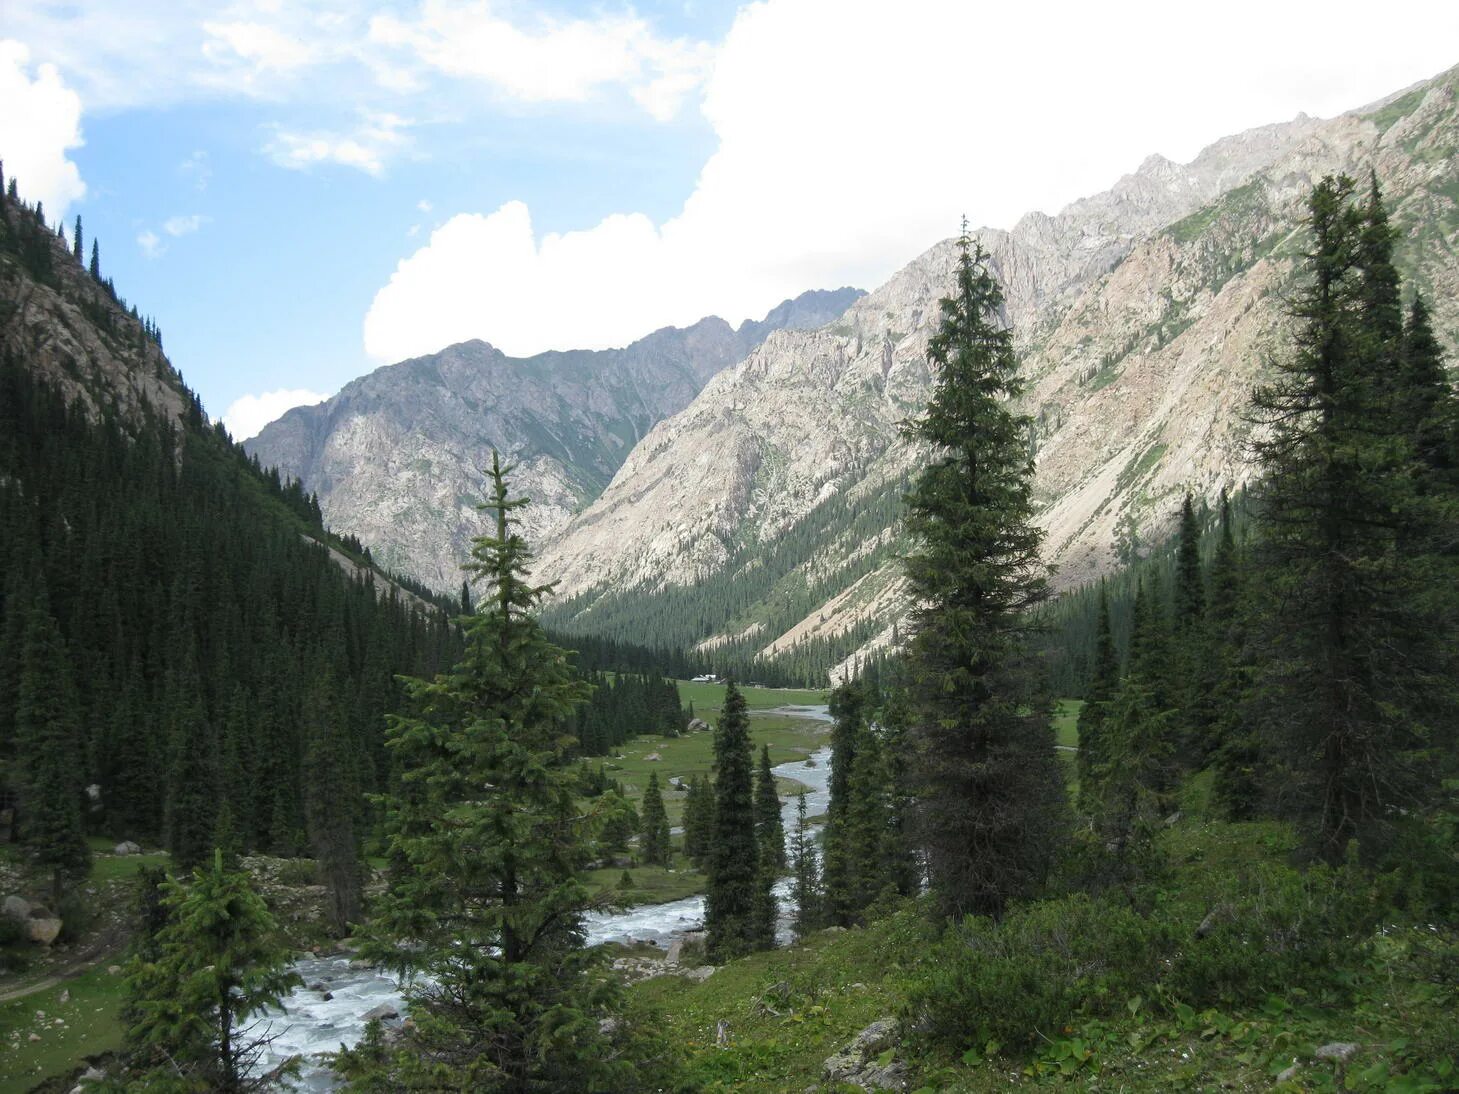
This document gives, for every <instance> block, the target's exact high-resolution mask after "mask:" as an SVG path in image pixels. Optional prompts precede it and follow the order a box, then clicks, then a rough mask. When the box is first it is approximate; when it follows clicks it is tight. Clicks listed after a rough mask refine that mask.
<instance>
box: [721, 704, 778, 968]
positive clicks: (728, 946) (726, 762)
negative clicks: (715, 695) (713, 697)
mask: <svg viewBox="0 0 1459 1094" xmlns="http://www.w3.org/2000/svg"><path fill="white" fill-rule="evenodd" d="M753 769H754V759H753V753H752V751H751V749H750V715H749V711H748V708H747V707H746V706H745V697H744V696H743V695H741V694H740V689H739V688H738V687H736V686H735V683H734V681H733V680H731V681H730V683H729V686H728V687H727V688H726V689H725V696H724V707H723V709H722V710H721V711H720V714H719V724H718V725H717V726H716V727H715V730H714V828H713V831H712V834H711V836H710V841H709V863H708V867H709V869H708V873H709V884H708V887H707V889H706V891H705V901H704V927H705V930H706V931H707V932H708V935H709V938H708V949H709V955H710V957H711V958H713V959H714V960H716V961H726V960H729V959H730V958H733V957H738V956H740V955H742V954H746V953H749V952H750V951H752V950H759V949H765V948H767V947H769V946H771V945H773V944H774V941H775V939H774V937H773V935H772V936H771V937H770V938H766V937H765V932H764V902H765V899H766V897H768V895H769V894H768V884H767V882H768V880H769V878H770V873H769V871H767V870H764V869H762V865H761V855H760V843H759V839H758V838H757V836H756V832H755V803H754V795H753V788H752V785H751V784H752V781H753V780H752V772H753ZM762 889H765V890H766V892H764V893H762V891H761V890H762ZM772 927H773V920H772Z"/></svg>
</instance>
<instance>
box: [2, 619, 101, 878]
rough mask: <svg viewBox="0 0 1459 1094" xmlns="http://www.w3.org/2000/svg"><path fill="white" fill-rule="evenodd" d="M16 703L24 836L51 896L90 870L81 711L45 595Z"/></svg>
mask: <svg viewBox="0 0 1459 1094" xmlns="http://www.w3.org/2000/svg"><path fill="white" fill-rule="evenodd" d="M18 685H19V686H18V689H17V692H18V693H17V695H16V703H15V751H16V756H17V759H18V761H19V763H18V767H19V769H20V770H19V775H20V808H19V810H18V814H19V822H20V824H19V827H20V841H21V844H22V846H23V847H24V848H25V852H26V856H27V857H28V858H29V859H30V861H31V863H32V864H33V865H34V866H35V868H36V869H38V870H39V871H41V872H42V873H44V874H46V875H47V876H48V877H49V879H50V888H51V899H52V901H53V902H55V903H57V904H59V902H60V899H61V897H62V895H63V894H64V892H65V890H66V889H67V888H68V887H69V886H70V885H71V884H72V883H75V882H79V881H83V880H85V878H86V875H87V874H88V873H89V872H90V870H91V849H90V848H89V847H87V845H86V834H85V830H84V828H83V825H82V815H81V797H82V789H81V788H82V785H83V782H84V777H83V776H84V769H83V766H82V765H83V758H82V749H81V724H80V711H79V709H78V705H77V698H76V689H75V685H74V683H73V682H72V678H71V662H70V657H69V655H68V653H67V651H66V646H65V640H64V639H63V638H62V637H61V633H60V631H59V629H58V628H57V626H56V622H55V620H54V619H53V618H51V614H50V611H49V610H48V608H47V604H46V599H45V597H44V596H43V595H37V596H36V597H35V599H34V601H33V602H32V604H31V606H30V609H29V616H28V618H27V621H26V627H25V637H24V644H23V646H22V650H21V657H20V674H19V681H18Z"/></svg>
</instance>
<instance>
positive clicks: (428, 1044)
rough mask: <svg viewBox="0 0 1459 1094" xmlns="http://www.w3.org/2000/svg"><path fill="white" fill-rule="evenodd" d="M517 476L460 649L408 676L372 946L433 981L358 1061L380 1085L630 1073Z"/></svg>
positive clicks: (498, 499)
mask: <svg viewBox="0 0 1459 1094" xmlns="http://www.w3.org/2000/svg"><path fill="white" fill-rule="evenodd" d="M508 473H509V469H507V468H504V467H502V465H501V463H500V460H499V459H498V458H497V457H496V456H495V455H493V459H492V467H491V471H490V491H491V495H490V499H489V500H488V501H487V502H486V503H485V504H484V506H483V508H484V509H486V510H488V511H490V512H492V513H493V514H494V516H495V528H494V533H493V534H488V535H483V536H480V537H478V538H477V539H476V540H475V543H474V546H473V549H472V561H471V563H470V564H469V567H468V569H469V571H470V573H471V574H472V575H473V577H474V578H475V579H476V580H479V581H481V582H483V583H484V589H483V592H482V595H481V597H480V600H479V602H478V604H477V609H476V610H477V614H476V615H474V616H471V617H468V618H467V619H465V620H464V625H465V632H466V650H465V654H464V656H463V658H462V660H461V661H460V662H459V663H458V664H457V665H456V666H455V667H454V668H452V669H451V670H449V671H448V672H445V673H442V674H439V675H437V676H436V677H435V678H434V679H431V680H421V679H416V680H411V681H409V682H408V684H407V688H408V691H409V694H410V697H411V700H412V711H411V712H410V713H409V714H406V715H401V716H397V717H396V718H394V719H392V723H391V726H390V729H389V747H390V750H391V752H392V753H393V755H394V757H395V760H396V763H397V765H398V768H399V771H400V776H399V778H400V789H399V791H398V792H397V793H395V794H393V795H391V796H389V797H388V798H387V799H385V802H384V804H385V807H386V829H387V832H388V836H389V844H390V853H391V856H392V858H393V860H394V862H395V864H396V865H395V868H394V870H393V876H392V878H391V884H390V888H389V891H388V893H387V894H386V895H385V897H384V898H383V899H382V900H381V902H380V906H379V908H378V909H377V911H376V914H375V917H374V920H373V924H372V931H373V932H374V935H375V942H374V944H373V946H372V949H371V952H372V953H373V954H374V955H375V956H376V957H377V958H379V959H383V960H386V961H388V962H389V963H390V964H392V965H394V966H396V967H399V968H400V969H402V970H403V971H409V972H418V973H423V974H425V976H424V978H422V979H419V980H417V981H416V982H415V985H414V987H413V988H412V989H411V993H410V996H411V1014H412V1018H413V1019H414V1021H415V1028H414V1029H413V1030H412V1031H411V1033H410V1035H409V1037H408V1038H407V1039H406V1040H405V1042H403V1043H402V1044H401V1045H399V1046H397V1047H395V1048H393V1049H388V1050H387V1049H385V1048H384V1047H383V1046H380V1045H378V1043H377V1044H375V1045H373V1046H370V1045H367V1046H366V1049H365V1050H363V1051H362V1052H361V1053H360V1054H358V1055H357V1056H355V1057H353V1058H352V1060H351V1062H350V1063H347V1065H346V1067H347V1071H351V1070H352V1072H353V1076H352V1077H355V1078H359V1079H361V1080H362V1081H368V1082H369V1083H372V1084H374V1085H375V1086H376V1087H377V1088H378V1087H381V1086H382V1084H383V1085H386V1086H394V1087H395V1088H398V1089H433V1090H434V1089H443V1088H444V1089H453V1090H458V1089H470V1090H514V1091H521V1090H536V1089H544V1090H563V1089H611V1088H614V1087H615V1086H616V1087H619V1088H621V1087H622V1086H624V1085H625V1084H629V1083H630V1079H631V1076H630V1075H629V1074H628V1073H627V1072H626V1071H625V1070H624V1067H625V1065H624V1063H623V1062H622V1061H621V1060H619V1059H617V1058H616V1057H615V1054H614V1052H613V1051H612V1050H611V1048H610V1046H609V1045H608V1043H607V1037H606V1035H605V1034H603V1033H602V1032H601V1031H600V1029H599V1022H600V1020H601V1019H602V1018H603V1017H604V1016H605V1015H606V1013H607V1008H608V1007H609V1005H610V1004H611V1002H612V996H613V992H612V989H611V988H610V987H609V986H608V985H607V984H606V983H605V982H603V981H601V980H598V979H596V978H595V977H594V976H593V969H594V967H595V965H596V962H597V958H596V956H594V955H593V954H590V953H589V952H588V951H587V950H585V949H584V946H583V940H584V935H583V916H584V914H585V913H586V911H587V909H588V906H589V902H588V897H587V894H586V891H585V889H584V888H583V885H582V883H581V882H580V881H579V880H578V876H577V875H578V871H579V870H581V869H582V868H583V867H584V865H585V864H586V863H587V861H588V860H589V858H590V856H591V853H592V849H593V843H592V840H593V836H594V829H595V827H596V822H597V818H596V816H594V815H593V814H592V813H591V812H590V813H587V814H585V813H584V812H582V811H581V810H580V808H579V804H578V801H577V798H576V795H575V792H574V777H573V776H574V773H573V771H572V770H571V768H570V750H571V746H572V740H571V738H570V736H568V735H566V734H564V733H563V732H562V729H561V726H562V724H563V722H564V720H565V719H567V718H568V717H569V716H570V715H571V714H572V713H573V711H574V709H575V708H576V707H577V706H578V705H580V704H581V703H582V702H584V701H585V700H586V699H587V686H586V685H585V684H583V683H582V682H581V681H579V680H578V679H577V678H576V677H575V674H574V672H573V670H572V668H571V666H570V664H569V661H568V656H567V654H566V652H565V651H563V650H562V649H560V648H558V647H557V646H554V645H553V644H552V643H551V642H550V641H549V640H548V639H547V637H546V636H545V635H544V633H543V632H542V629H541V627H540V625H539V624H538V622H537V620H536V618H535V612H536V609H537V607H538V605H539V603H540V602H541V600H542V598H543V596H544V595H545V594H546V593H547V591H548V589H547V588H546V587H543V586H534V585H531V584H529V583H528V582H527V581H526V580H525V577H524V575H525V574H526V572H527V569H528V565H529V562H530V558H531V556H530V554H529V552H528V548H527V545H526V543H525V542H524V541H523V540H522V538H521V536H520V535H519V534H518V533H517V532H516V525H517V517H516V515H515V514H516V512H517V510H519V509H520V508H521V507H522V506H523V505H525V504H526V501H525V499H517V498H513V497H511V495H510V494H509V492H508V489H507V475H508ZM601 800H602V799H599V802H600V803H601ZM372 1050H373V1051H372Z"/></svg>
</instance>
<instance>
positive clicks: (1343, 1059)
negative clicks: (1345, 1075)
mask: <svg viewBox="0 0 1459 1094" xmlns="http://www.w3.org/2000/svg"><path fill="white" fill-rule="evenodd" d="M1361 1047H1362V1046H1361V1045H1357V1044H1354V1043H1353V1042H1351V1041H1333V1042H1331V1043H1329V1044H1325V1045H1321V1046H1319V1047H1318V1049H1317V1051H1316V1052H1314V1053H1313V1054H1312V1055H1313V1056H1315V1057H1317V1059H1319V1060H1335V1061H1337V1062H1338V1063H1340V1064H1345V1063H1347V1062H1348V1061H1349V1060H1351V1059H1352V1058H1353V1057H1354V1056H1356V1055H1357V1054H1358V1049H1360V1048H1361Z"/></svg>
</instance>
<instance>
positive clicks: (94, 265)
mask: <svg viewBox="0 0 1459 1094" xmlns="http://www.w3.org/2000/svg"><path fill="white" fill-rule="evenodd" d="M89 272H90V274H91V277H92V280H94V281H100V280H101V248H100V246H98V244H97V241H96V239H95V237H93V238H92V240H91V266H90V267H89Z"/></svg>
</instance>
